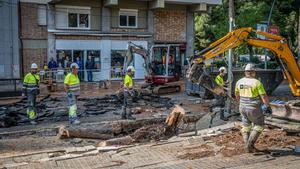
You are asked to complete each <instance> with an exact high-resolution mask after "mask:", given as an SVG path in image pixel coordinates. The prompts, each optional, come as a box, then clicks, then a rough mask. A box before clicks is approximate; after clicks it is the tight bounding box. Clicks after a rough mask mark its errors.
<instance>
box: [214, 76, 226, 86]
mask: <svg viewBox="0 0 300 169" xmlns="http://www.w3.org/2000/svg"><path fill="white" fill-rule="evenodd" d="M215 82H216V83H217V84H218V85H219V86H224V85H225V83H224V80H223V78H222V76H221V75H218V76H217V77H216V78H215Z"/></svg>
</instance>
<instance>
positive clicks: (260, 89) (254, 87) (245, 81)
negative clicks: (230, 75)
mask: <svg viewBox="0 0 300 169" xmlns="http://www.w3.org/2000/svg"><path fill="white" fill-rule="evenodd" d="M235 93H238V94H239V95H240V105H243V106H251V107H256V106H259V105H260V95H264V94H266V91H265V89H264V86H263V84H262V83H261V82H260V81H259V80H257V79H255V78H247V77H244V78H242V79H240V80H239V81H237V83H236V86H235Z"/></svg>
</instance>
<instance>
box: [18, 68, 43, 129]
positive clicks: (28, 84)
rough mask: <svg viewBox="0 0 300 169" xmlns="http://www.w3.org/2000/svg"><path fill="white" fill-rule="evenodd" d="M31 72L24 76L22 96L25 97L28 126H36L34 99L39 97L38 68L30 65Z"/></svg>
mask: <svg viewBox="0 0 300 169" xmlns="http://www.w3.org/2000/svg"><path fill="white" fill-rule="evenodd" d="M30 68H31V70H30V72H29V73H27V74H26V76H25V77H24V81H23V94H22V95H23V96H27V104H28V105H27V106H28V107H27V115H28V118H29V120H30V124H32V125H36V124H37V121H36V119H37V110H36V107H35V106H36V97H37V95H39V93H40V90H39V82H40V76H39V75H38V74H37V71H38V66H37V64H36V63H32V64H31V67H30Z"/></svg>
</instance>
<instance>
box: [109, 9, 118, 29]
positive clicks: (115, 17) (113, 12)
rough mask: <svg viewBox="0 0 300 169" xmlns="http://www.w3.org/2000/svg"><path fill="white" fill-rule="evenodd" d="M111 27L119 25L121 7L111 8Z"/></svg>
mask: <svg viewBox="0 0 300 169" xmlns="http://www.w3.org/2000/svg"><path fill="white" fill-rule="evenodd" d="M111 27H112V28H117V27H119V9H117V8H111Z"/></svg>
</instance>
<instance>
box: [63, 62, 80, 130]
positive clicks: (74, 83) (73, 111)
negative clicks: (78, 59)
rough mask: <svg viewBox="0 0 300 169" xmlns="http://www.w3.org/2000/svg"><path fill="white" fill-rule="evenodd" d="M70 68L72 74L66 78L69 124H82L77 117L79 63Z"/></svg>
mask: <svg viewBox="0 0 300 169" xmlns="http://www.w3.org/2000/svg"><path fill="white" fill-rule="evenodd" d="M70 68H71V72H70V73H69V74H68V75H67V76H66V78H65V81H64V84H65V85H64V89H65V92H66V93H67V98H68V104H69V122H70V123H71V124H80V121H79V120H78V117H77V98H78V96H79V95H80V81H79V78H78V69H79V66H78V65H77V63H72V64H71V65H70Z"/></svg>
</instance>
